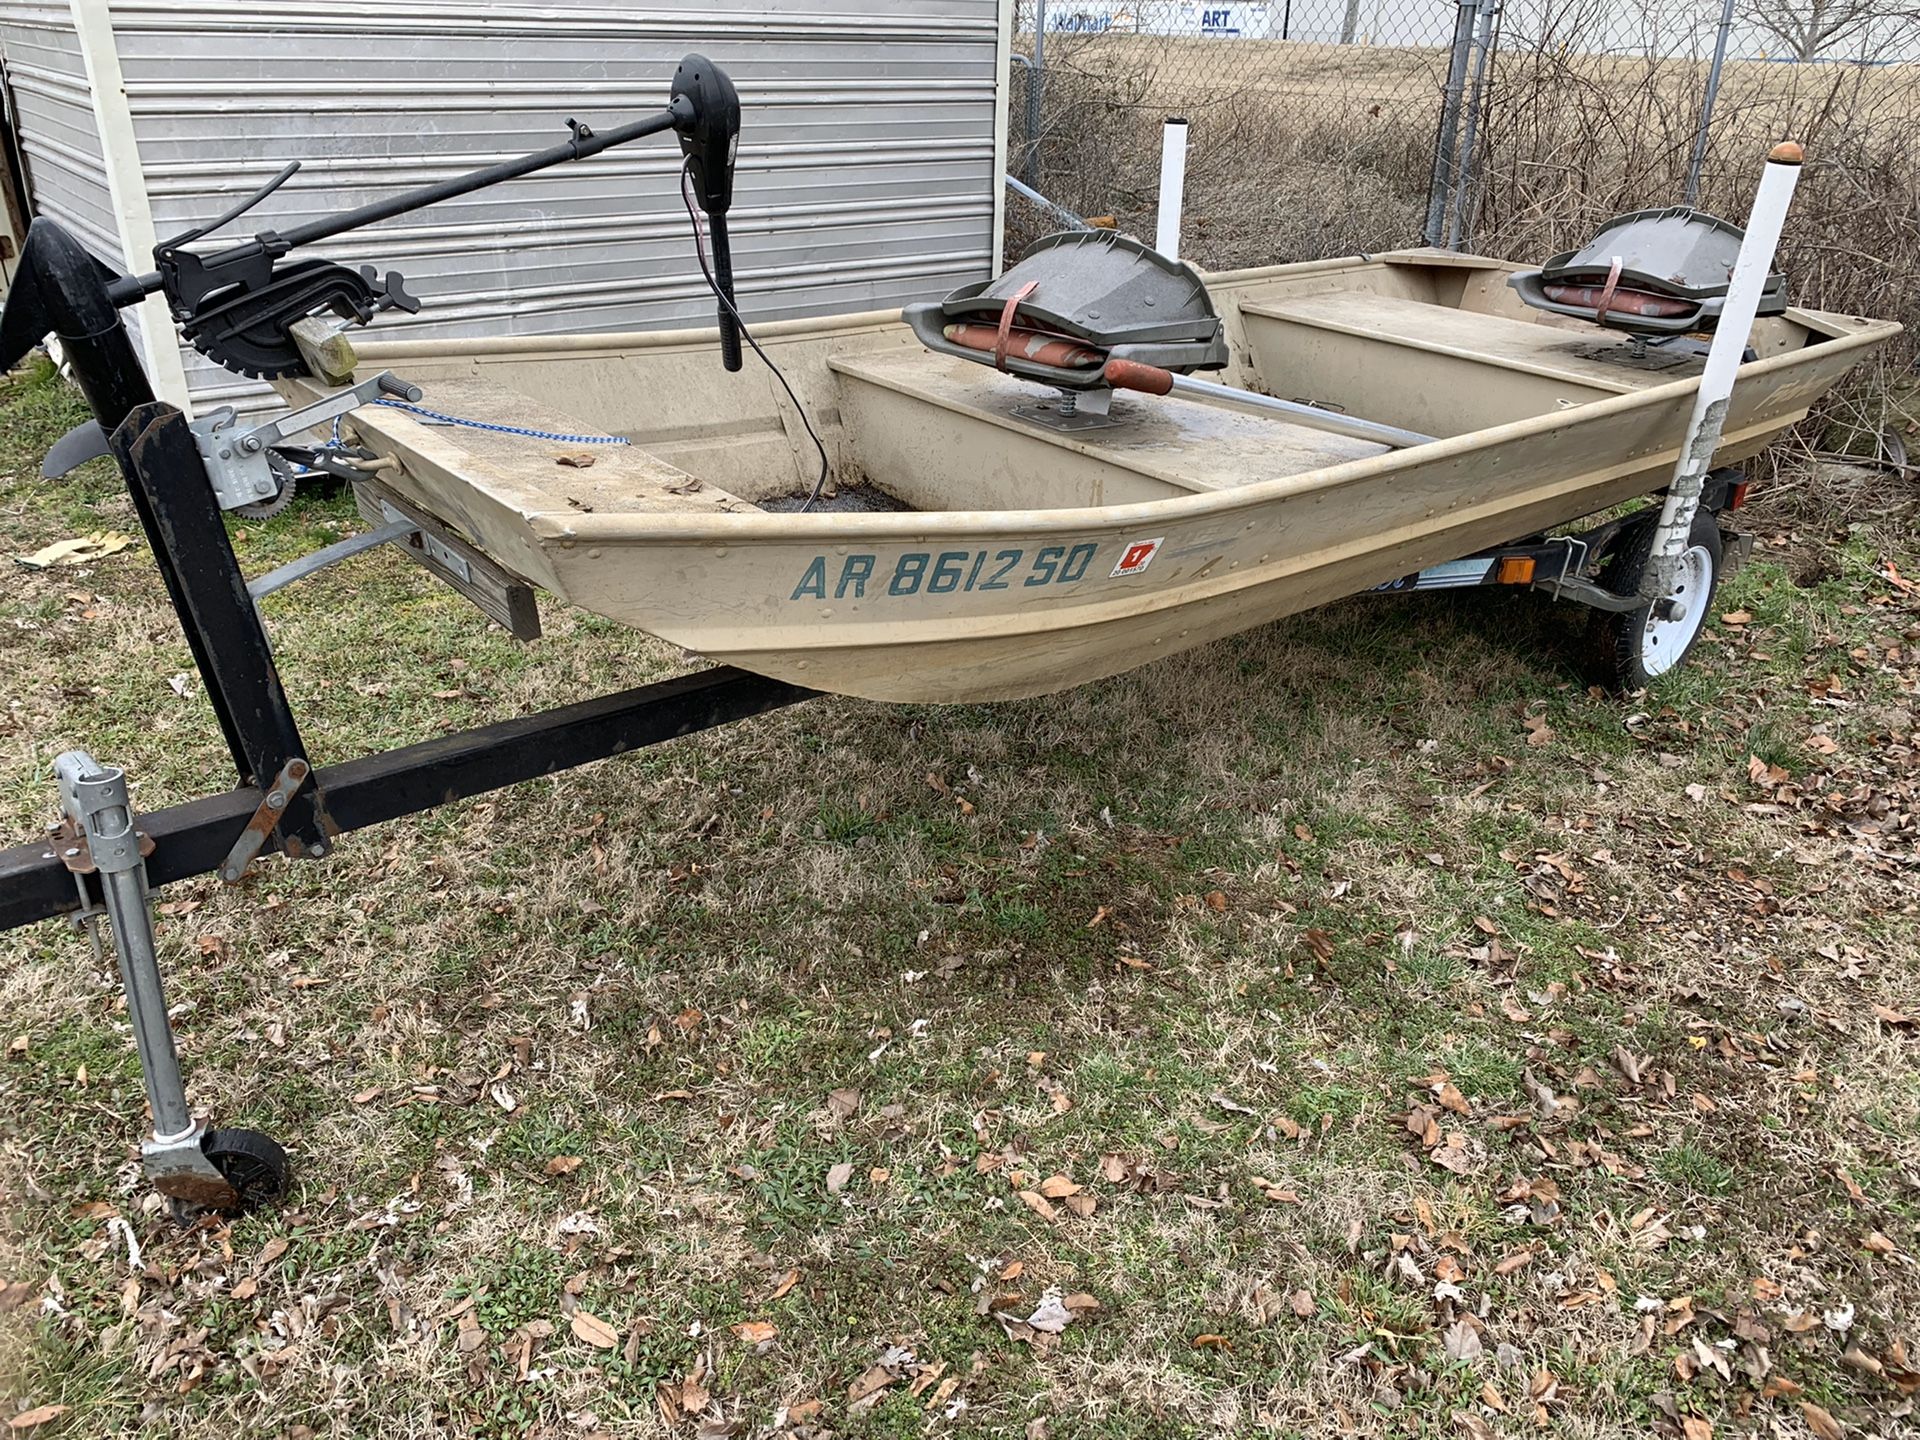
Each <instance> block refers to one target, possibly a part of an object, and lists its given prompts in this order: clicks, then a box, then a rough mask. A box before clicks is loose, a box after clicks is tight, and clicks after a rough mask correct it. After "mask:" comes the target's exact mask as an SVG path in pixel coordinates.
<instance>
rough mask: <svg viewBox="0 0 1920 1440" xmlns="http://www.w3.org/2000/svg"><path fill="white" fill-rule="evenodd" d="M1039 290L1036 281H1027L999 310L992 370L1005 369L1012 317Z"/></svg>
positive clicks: (1011, 339)
mask: <svg viewBox="0 0 1920 1440" xmlns="http://www.w3.org/2000/svg"><path fill="white" fill-rule="evenodd" d="M1039 288H1040V282H1039V281H1038V280H1029V281H1028V282H1027V283H1026V284H1024V285H1022V286H1021V287H1020V288H1019V289H1018V290H1016V291H1014V292H1013V294H1011V295H1009V296H1008V297H1007V303H1006V304H1005V305H1004V306H1002V307H1001V310H1000V330H999V333H998V334H997V335H996V336H995V337H994V342H993V368H994V369H996V370H1004V369H1006V368H1007V346H1008V345H1010V344H1011V343H1012V342H1013V316H1014V312H1015V311H1016V310H1018V309H1019V308H1020V302H1021V301H1022V300H1024V299H1026V298H1027V297H1028V296H1029V295H1031V294H1032V293H1033V292H1034V291H1035V290H1037V289H1039Z"/></svg>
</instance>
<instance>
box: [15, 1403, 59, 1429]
mask: <svg viewBox="0 0 1920 1440" xmlns="http://www.w3.org/2000/svg"><path fill="white" fill-rule="evenodd" d="M67 1410H68V1407H67V1406H65V1405H36V1406H34V1407H33V1409H31V1410H22V1411H21V1412H20V1413H19V1414H18V1415H16V1416H14V1417H13V1418H12V1419H11V1420H9V1421H7V1428H8V1429H9V1430H31V1429H33V1427H34V1426H36V1425H44V1424H46V1423H47V1421H49V1420H58V1419H59V1418H60V1417H61V1416H62V1415H64V1414H66V1413H67Z"/></svg>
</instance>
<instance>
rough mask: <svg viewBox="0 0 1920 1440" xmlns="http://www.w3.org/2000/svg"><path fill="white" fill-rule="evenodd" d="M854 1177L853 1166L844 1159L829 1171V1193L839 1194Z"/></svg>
mask: <svg viewBox="0 0 1920 1440" xmlns="http://www.w3.org/2000/svg"><path fill="white" fill-rule="evenodd" d="M851 1179H853V1166H852V1165H850V1164H848V1163H847V1162H846V1161H844V1160H842V1161H841V1162H840V1163H839V1164H838V1165H835V1166H834V1167H833V1168H832V1169H830V1170H828V1171H827V1193H828V1194H829V1195H838V1194H839V1193H840V1192H841V1191H842V1190H844V1189H846V1188H847V1182H848V1181H849V1180H851Z"/></svg>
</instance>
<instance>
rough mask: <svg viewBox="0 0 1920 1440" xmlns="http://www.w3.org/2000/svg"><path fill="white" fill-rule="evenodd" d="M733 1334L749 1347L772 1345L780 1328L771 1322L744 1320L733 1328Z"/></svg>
mask: <svg viewBox="0 0 1920 1440" xmlns="http://www.w3.org/2000/svg"><path fill="white" fill-rule="evenodd" d="M733 1333H734V1334H736V1335H738V1336H739V1337H740V1338H741V1339H742V1340H744V1341H746V1342H747V1344H749V1345H771V1344H772V1343H773V1337H774V1336H776V1335H778V1334H779V1333H780V1327H779V1326H778V1325H775V1324H774V1323H773V1322H772V1321H771V1320H743V1321H742V1322H741V1323H740V1324H738V1325H736V1326H734V1327H733Z"/></svg>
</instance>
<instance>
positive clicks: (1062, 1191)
mask: <svg viewBox="0 0 1920 1440" xmlns="http://www.w3.org/2000/svg"><path fill="white" fill-rule="evenodd" d="M1080 1189H1081V1187H1080V1186H1078V1185H1076V1184H1074V1183H1073V1181H1071V1180H1069V1179H1068V1178H1067V1177H1066V1176H1064V1175H1049V1176H1048V1177H1047V1178H1046V1179H1044V1180H1042V1181H1041V1182H1040V1193H1041V1194H1042V1195H1044V1196H1046V1197H1047V1199H1049V1200H1064V1199H1066V1198H1067V1197H1068V1196H1069V1195H1078V1194H1079V1193H1080Z"/></svg>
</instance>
